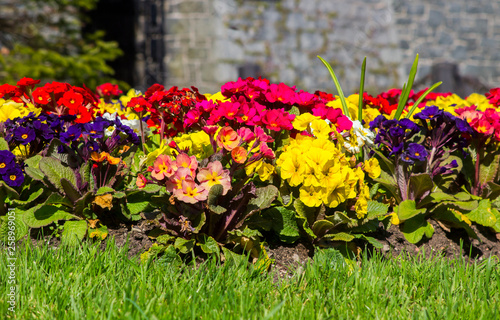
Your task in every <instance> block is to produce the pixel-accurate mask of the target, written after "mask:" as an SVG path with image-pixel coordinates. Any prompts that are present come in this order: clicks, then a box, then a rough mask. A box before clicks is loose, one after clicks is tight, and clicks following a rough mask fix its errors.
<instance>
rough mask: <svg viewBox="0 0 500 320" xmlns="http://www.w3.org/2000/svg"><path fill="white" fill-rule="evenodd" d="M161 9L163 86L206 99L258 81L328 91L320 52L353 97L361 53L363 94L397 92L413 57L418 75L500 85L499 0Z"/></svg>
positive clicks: (172, 0)
mask: <svg viewBox="0 0 500 320" xmlns="http://www.w3.org/2000/svg"><path fill="white" fill-rule="evenodd" d="M165 11H166V21H165V22H166V23H165V26H166V51H167V53H166V57H165V62H166V65H167V75H166V78H167V85H178V86H189V85H195V86H197V87H198V88H200V90H201V91H202V92H214V91H218V90H219V89H220V85H221V84H223V83H225V82H227V81H234V80H236V79H237V78H238V77H239V76H243V77H246V76H258V75H262V76H264V77H266V78H268V79H270V80H271V81H273V82H285V83H287V84H290V85H296V86H297V88H299V89H304V90H308V91H314V90H327V91H331V92H335V89H334V85H333V82H332V80H331V78H330V75H329V73H328V71H327V69H326V68H325V66H324V65H323V64H322V63H321V61H320V60H319V59H318V58H317V56H318V55H319V56H321V57H323V58H324V59H325V60H327V61H328V62H330V63H331V65H332V66H333V68H334V70H335V73H336V74H337V76H338V78H339V79H340V82H341V85H342V87H343V89H344V91H346V92H355V91H357V87H358V86H359V78H360V69H361V63H362V60H363V58H364V57H365V56H366V57H367V78H366V84H365V87H366V89H367V90H368V91H369V92H372V93H375V92H377V91H380V90H385V89H388V88H390V87H401V86H402V84H403V82H404V81H405V80H406V77H407V75H408V72H409V69H410V67H411V63H412V62H413V59H414V58H415V54H416V53H419V55H420V64H419V73H418V75H417V78H420V79H424V80H425V78H426V76H427V75H428V74H429V73H430V71H431V67H432V65H433V64H434V63H436V62H445V61H446V62H454V63H457V64H458V65H459V71H460V73H461V74H464V75H472V76H477V77H479V78H480V80H481V81H482V82H484V83H487V84H489V85H490V86H494V85H495V84H496V85H499V82H500V68H498V67H497V66H498V65H500V52H499V51H498V49H499V48H500V19H496V21H495V19H494V18H495V15H498V13H500V8H499V4H498V1H488V0H484V1H483V0H476V1H468V0H454V1H450V0H448V1H444V0H426V1H413V0H351V1H350V2H346V1H342V0H268V1H253V0H251V1H248V0H246V1H245V0H168V1H166V6H165ZM421 82H422V85H425V81H421Z"/></svg>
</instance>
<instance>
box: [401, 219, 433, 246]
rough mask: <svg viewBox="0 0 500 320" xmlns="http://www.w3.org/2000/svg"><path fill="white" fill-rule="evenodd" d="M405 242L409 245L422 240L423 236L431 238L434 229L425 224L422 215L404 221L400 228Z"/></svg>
mask: <svg viewBox="0 0 500 320" xmlns="http://www.w3.org/2000/svg"><path fill="white" fill-rule="evenodd" d="M401 231H402V232H403V234H404V236H405V238H406V240H408V241H409V242H410V243H413V244H415V243H417V242H419V241H420V240H422V237H423V236H424V235H425V236H426V237H428V238H431V237H432V234H433V233H434V228H433V227H432V225H431V224H430V223H429V222H427V221H426V220H425V218H424V216H423V215H417V216H414V217H412V218H411V219H408V220H406V221H405V222H404V223H403V226H402V228H401Z"/></svg>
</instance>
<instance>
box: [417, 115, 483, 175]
mask: <svg viewBox="0 0 500 320" xmlns="http://www.w3.org/2000/svg"><path fill="white" fill-rule="evenodd" d="M413 118H414V119H417V120H420V122H421V123H422V133H423V134H424V135H425V137H426V139H425V141H424V145H425V146H426V147H427V149H428V150H430V156H429V165H428V172H429V173H431V175H432V176H433V177H434V176H436V175H439V174H448V173H451V169H453V168H456V167H458V164H457V162H456V161H452V162H451V163H449V164H447V165H443V166H442V165H441V163H442V162H443V161H444V160H445V159H446V158H447V156H448V155H449V154H450V153H453V152H455V151H456V150H458V151H459V152H461V154H462V155H463V156H464V157H465V156H466V153H465V151H464V148H466V147H467V146H468V143H469V142H468V139H467V138H466V137H467V136H470V135H472V134H473V130H472V128H471V127H470V126H469V123H468V122H467V121H465V120H463V119H460V118H458V117H455V116H454V115H452V114H451V113H449V112H445V111H443V110H441V109H439V108H438V107H436V106H427V107H426V108H425V109H423V110H422V111H421V112H419V113H417V114H415V115H414V116H413Z"/></svg>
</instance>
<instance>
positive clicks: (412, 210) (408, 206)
mask: <svg viewBox="0 0 500 320" xmlns="http://www.w3.org/2000/svg"><path fill="white" fill-rule="evenodd" d="M421 213H425V209H417V208H416V204H415V201H414V200H405V201H403V202H401V203H400V204H399V206H398V218H399V220H401V221H405V220H408V219H411V218H413V217H415V216H416V215H419V214H421Z"/></svg>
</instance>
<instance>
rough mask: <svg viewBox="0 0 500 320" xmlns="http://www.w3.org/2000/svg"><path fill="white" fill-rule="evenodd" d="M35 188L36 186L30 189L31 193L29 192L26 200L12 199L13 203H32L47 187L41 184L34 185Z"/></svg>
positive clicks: (18, 204) (19, 204) (20, 204)
mask: <svg viewBox="0 0 500 320" xmlns="http://www.w3.org/2000/svg"><path fill="white" fill-rule="evenodd" d="M30 187H31V186H30ZM33 188H34V190H29V191H30V193H29V196H28V199H26V200H18V199H12V200H11V201H12V203H13V204H15V205H17V206H22V205H26V204H30V203H32V202H33V201H35V200H36V199H38V197H40V196H41V195H42V194H43V192H44V191H45V189H44V188H43V187H42V186H41V185H40V184H37V185H36V186H33Z"/></svg>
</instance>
